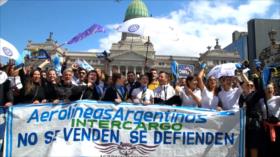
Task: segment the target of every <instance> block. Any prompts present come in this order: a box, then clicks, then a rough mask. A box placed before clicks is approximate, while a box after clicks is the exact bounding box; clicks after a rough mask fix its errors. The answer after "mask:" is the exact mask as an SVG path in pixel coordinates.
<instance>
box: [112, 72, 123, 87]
mask: <svg viewBox="0 0 280 157" xmlns="http://www.w3.org/2000/svg"><path fill="white" fill-rule="evenodd" d="M121 78H122V74H121V73H113V76H112V82H113V85H115V84H116V82H117V80H118V79H121Z"/></svg>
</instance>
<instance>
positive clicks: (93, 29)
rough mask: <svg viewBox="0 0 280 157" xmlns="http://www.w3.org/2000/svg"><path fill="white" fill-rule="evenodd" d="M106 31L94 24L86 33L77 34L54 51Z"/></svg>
mask: <svg viewBox="0 0 280 157" xmlns="http://www.w3.org/2000/svg"><path fill="white" fill-rule="evenodd" d="M105 31H106V30H105V28H104V27H103V26H101V25H98V24H93V25H92V26H90V27H89V28H88V29H86V30H85V31H83V32H81V33H79V34H77V35H76V36H74V37H72V38H71V39H70V40H68V41H66V42H63V43H62V44H60V45H58V46H57V47H55V48H54V50H56V49H58V48H60V47H61V46H64V45H66V44H68V45H70V44H74V43H77V42H79V41H81V40H83V39H84V38H86V37H88V36H90V35H91V34H94V33H98V32H105Z"/></svg>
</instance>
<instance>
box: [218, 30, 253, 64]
mask: <svg viewBox="0 0 280 157" xmlns="http://www.w3.org/2000/svg"><path fill="white" fill-rule="evenodd" d="M247 39H248V34H247V32H238V31H234V32H233V33H232V43H231V44H229V45H228V46H226V47H225V48H224V49H223V50H225V51H228V52H236V51H237V52H238V53H239V55H240V57H241V60H248V46H247Z"/></svg>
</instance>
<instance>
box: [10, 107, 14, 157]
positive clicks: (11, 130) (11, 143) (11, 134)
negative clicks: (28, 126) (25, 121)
mask: <svg viewBox="0 0 280 157" xmlns="http://www.w3.org/2000/svg"><path fill="white" fill-rule="evenodd" d="M9 109H10V116H11V118H10V146H11V148H10V156H12V152H13V150H12V148H13V128H12V127H13V125H12V123H13V109H14V108H13V107H10V108H9Z"/></svg>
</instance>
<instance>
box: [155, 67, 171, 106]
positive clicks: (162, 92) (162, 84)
mask: <svg viewBox="0 0 280 157" xmlns="http://www.w3.org/2000/svg"><path fill="white" fill-rule="evenodd" d="M158 81H159V87H157V88H156V89H155V90H154V95H155V103H166V101H167V100H169V99H170V98H172V97H173V96H174V95H175V94H176V93H175V90H174V88H173V87H172V86H171V85H170V84H169V74H167V73H166V72H164V71H161V72H160V73H159V77H158Z"/></svg>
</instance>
